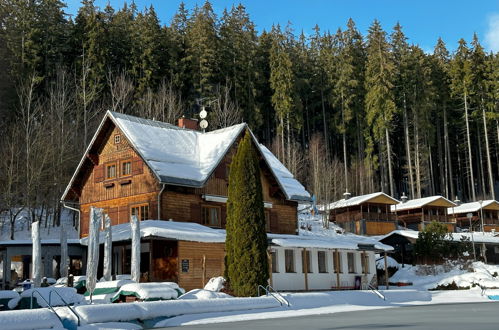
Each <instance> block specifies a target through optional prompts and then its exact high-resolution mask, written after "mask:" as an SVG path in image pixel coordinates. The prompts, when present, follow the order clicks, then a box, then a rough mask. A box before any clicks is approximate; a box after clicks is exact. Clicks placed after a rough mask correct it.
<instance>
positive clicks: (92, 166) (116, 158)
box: [62, 111, 310, 289]
mask: <svg viewBox="0 0 499 330" xmlns="http://www.w3.org/2000/svg"><path fill="white" fill-rule="evenodd" d="M179 124H180V125H179V126H182V127H178V126H175V125H170V124H167V123H162V122H158V121H153V120H147V119H143V118H138V117H133V116H129V115H125V114H121V113H116V112H110V111H108V112H107V113H106V115H105V116H104V118H103V119H102V122H101V123H100V125H99V127H98V129H97V132H96V133H95V135H94V137H93V139H92V141H91V142H90V145H89V147H88V149H87V151H86V153H85V155H84V156H83V157H82V159H81V161H80V163H79V164H78V167H77V169H76V171H75V173H74V175H73V177H72V178H71V181H70V182H69V184H68V186H67V188H66V190H65V192H64V195H63V196H62V201H63V202H64V204H65V205H68V204H70V205H73V206H74V205H76V207H78V208H79V211H80V227H79V230H80V232H79V233H80V238H85V237H86V236H87V235H88V232H89V211H90V207H91V206H94V207H99V208H102V209H104V212H105V213H107V214H108V215H109V217H110V218H111V221H112V225H113V228H114V229H113V260H114V261H113V262H114V265H113V274H127V273H129V272H130V253H131V252H130V251H131V250H130V241H129V236H127V234H123V233H124V232H123V230H124V231H126V229H124V228H125V227H126V228H128V227H129V226H128V225H126V226H125V227H124V226H123V224H128V222H129V219H130V216H131V215H136V216H137V217H138V218H139V219H140V220H143V221H144V220H148V219H154V220H170V221H172V220H173V222H175V223H179V222H180V223H190V224H188V225H187V226H188V228H181V230H176V231H175V230H174V229H172V228H166V229H165V228H163V226H159V227H158V226H155V225H152V224H151V223H148V226H147V227H148V228H149V229H148V230H146V229H144V230H146V234H144V235H142V233H141V235H142V247H141V251H142V252H141V254H142V257H141V260H142V263H141V273H142V276H143V280H145V281H167V280H168V281H175V282H178V283H179V285H181V286H182V287H184V288H186V289H191V288H193V287H199V285H200V282H203V283H204V280H205V279H209V278H210V277H211V276H219V275H222V274H223V263H224V243H223V239H220V237H218V238H214V237H213V233H212V232H209V233H205V235H203V233H204V231H203V228H206V227H211V228H215V229H217V228H218V229H223V228H225V223H226V201H227V188H228V173H229V166H228V165H229V164H230V163H231V159H232V156H233V155H234V154H235V152H236V150H237V145H238V141H239V140H240V139H241V138H242V137H243V136H244V133H245V131H246V130H249V128H248V126H247V125H246V124H244V123H243V124H238V125H234V126H231V127H228V128H224V129H219V130H215V131H211V132H207V133H202V132H199V131H196V130H193V129H187V128H183V127H195V126H196V125H192V124H193V123H192V122H190V121H189V120H185V119H182V120H181V121H180V123H179ZM253 142H254V143H255V146H256V147H257V150H258V151H259V156H260V166H261V181H262V188H263V198H264V206H265V217H266V221H267V231H268V232H269V233H275V234H292V235H296V234H297V229H298V228H297V226H298V221H297V206H298V202H300V201H308V200H309V199H310V195H309V193H308V192H307V191H306V190H305V188H304V187H303V186H302V185H301V184H300V183H299V182H298V181H297V180H295V179H294V177H293V175H292V174H291V173H290V172H289V171H288V170H287V169H286V168H285V167H284V166H283V165H282V164H281V163H280V162H279V160H278V159H277V158H276V157H275V156H274V155H273V154H272V153H271V152H270V151H269V150H268V149H267V148H265V147H264V146H263V145H260V144H259V143H258V142H257V140H256V138H254V137H253ZM156 222H158V221H156ZM120 225H121V226H120ZM115 229H116V230H117V231H116V230H115ZM177 229H178V228H177ZM179 233H184V234H185V235H182V234H179ZM193 235H194V236H195V237H196V239H192V237H193ZM146 236H147V237H146ZM215 236H216V235H215ZM114 237H116V238H114ZM120 237H121V238H122V240H121V241H119V240H120ZM82 241H83V242H84V240H82Z"/></svg>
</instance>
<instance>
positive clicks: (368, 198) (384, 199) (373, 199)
mask: <svg viewBox="0 0 499 330" xmlns="http://www.w3.org/2000/svg"><path fill="white" fill-rule="evenodd" d="M368 202H369V203H379V204H387V205H395V204H398V203H400V201H398V200H396V199H395V198H393V197H391V196H388V195H387V194H385V193H384V192H375V193H372V194H367V195H360V196H352V197H350V198H348V199H340V200H339V201H336V202H333V203H331V204H329V209H330V210H333V209H340V208H344V207H349V206H357V205H360V204H364V203H368Z"/></svg>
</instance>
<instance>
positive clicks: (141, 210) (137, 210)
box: [130, 204, 149, 221]
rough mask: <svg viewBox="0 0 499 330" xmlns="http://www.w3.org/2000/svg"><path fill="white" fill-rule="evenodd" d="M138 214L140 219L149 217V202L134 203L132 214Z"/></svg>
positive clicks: (131, 209)
mask: <svg viewBox="0 0 499 330" xmlns="http://www.w3.org/2000/svg"><path fill="white" fill-rule="evenodd" d="M134 215H135V216H136V217H137V218H138V219H139V220H140V221H142V220H147V219H149V204H141V205H134V206H132V207H131V208H130V216H134Z"/></svg>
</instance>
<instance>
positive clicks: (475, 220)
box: [447, 200, 499, 232]
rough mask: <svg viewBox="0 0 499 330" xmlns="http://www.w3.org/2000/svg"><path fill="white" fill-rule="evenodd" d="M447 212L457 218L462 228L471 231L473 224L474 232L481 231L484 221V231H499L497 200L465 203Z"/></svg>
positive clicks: (498, 204) (498, 203)
mask: <svg viewBox="0 0 499 330" xmlns="http://www.w3.org/2000/svg"><path fill="white" fill-rule="evenodd" d="M447 212H448V213H449V215H452V216H453V217H454V218H455V220H456V225H457V226H458V227H460V228H467V229H470V224H471V227H472V228H473V230H480V231H481V225H482V219H483V227H484V231H495V232H498V231H499V202H497V201H495V200H485V201H478V202H471V203H463V204H460V205H458V206H455V207H450V208H449V209H448V210H447ZM468 214H470V215H471V218H469V217H468Z"/></svg>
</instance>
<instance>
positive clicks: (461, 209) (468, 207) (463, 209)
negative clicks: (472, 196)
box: [447, 199, 499, 214]
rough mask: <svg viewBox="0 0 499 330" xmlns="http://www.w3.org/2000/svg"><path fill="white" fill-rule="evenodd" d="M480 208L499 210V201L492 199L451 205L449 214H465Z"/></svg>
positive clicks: (448, 210)
mask: <svg viewBox="0 0 499 330" xmlns="http://www.w3.org/2000/svg"><path fill="white" fill-rule="evenodd" d="M480 209H483V210H499V202H497V201H495V200H493V199H490V200H486V201H482V203H481V204H480V202H471V203H463V204H461V205H459V206H455V207H449V208H448V209H447V212H448V214H464V213H473V212H478V211H480Z"/></svg>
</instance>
